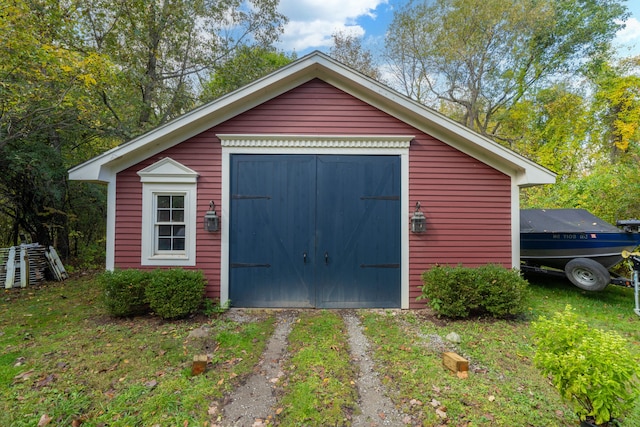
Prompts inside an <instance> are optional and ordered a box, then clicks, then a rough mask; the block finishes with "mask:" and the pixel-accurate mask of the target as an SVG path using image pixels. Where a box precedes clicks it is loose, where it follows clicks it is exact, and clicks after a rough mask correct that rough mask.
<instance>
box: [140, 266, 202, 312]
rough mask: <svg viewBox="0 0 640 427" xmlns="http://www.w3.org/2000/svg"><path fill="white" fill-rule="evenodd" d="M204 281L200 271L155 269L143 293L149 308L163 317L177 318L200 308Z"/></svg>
mask: <svg viewBox="0 0 640 427" xmlns="http://www.w3.org/2000/svg"><path fill="white" fill-rule="evenodd" d="M205 284H206V281H205V278H204V275H203V274H202V272H201V271H194V270H183V269H179V268H176V269H170V270H155V271H153V273H152V274H151V281H150V283H149V285H148V286H147V287H146V290H145V295H146V297H147V300H148V301H149V306H150V307H151V310H152V311H153V312H154V313H155V314H157V315H158V316H160V317H162V318H163V319H178V318H181V317H185V316H188V315H189V314H193V313H195V312H197V311H198V309H200V307H201V305H202V304H203V300H204V287H205Z"/></svg>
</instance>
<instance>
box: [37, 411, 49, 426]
mask: <svg viewBox="0 0 640 427" xmlns="http://www.w3.org/2000/svg"><path fill="white" fill-rule="evenodd" d="M50 422H51V417H50V416H49V415H47V414H42V416H41V417H40V421H38V427H44V426H46V425H47V424H49V423H50Z"/></svg>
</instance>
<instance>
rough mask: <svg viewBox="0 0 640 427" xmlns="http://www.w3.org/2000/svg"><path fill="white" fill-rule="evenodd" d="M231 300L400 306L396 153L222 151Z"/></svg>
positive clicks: (294, 304)
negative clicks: (226, 169) (226, 154)
mask: <svg viewBox="0 0 640 427" xmlns="http://www.w3.org/2000/svg"><path fill="white" fill-rule="evenodd" d="M230 183H231V196H230V198H231V203H230V224H229V226H230V230H229V237H230V239H229V260H230V265H229V297H230V299H231V303H232V305H234V306H236V307H317V308H360V307H400V278H401V269H400V259H401V247H400V233H401V230H400V228H401V225H400V224H401V221H400V158H399V157H398V156H359V155H358V156H355V155H354V156H349V155H232V156H231V182H230Z"/></svg>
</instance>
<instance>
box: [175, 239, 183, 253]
mask: <svg viewBox="0 0 640 427" xmlns="http://www.w3.org/2000/svg"><path fill="white" fill-rule="evenodd" d="M173 250H174V251H184V238H179V237H176V238H175V239H173Z"/></svg>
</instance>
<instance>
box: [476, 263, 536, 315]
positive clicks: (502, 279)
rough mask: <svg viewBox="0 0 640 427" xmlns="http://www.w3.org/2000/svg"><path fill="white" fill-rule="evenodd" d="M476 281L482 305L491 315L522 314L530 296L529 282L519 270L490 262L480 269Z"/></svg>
mask: <svg viewBox="0 0 640 427" xmlns="http://www.w3.org/2000/svg"><path fill="white" fill-rule="evenodd" d="M478 273H479V277H478V281H477V282H476V283H477V285H478V287H479V293H480V298H481V300H480V301H481V306H482V307H484V309H485V311H486V312H487V313H489V314H490V315H491V316H493V317H496V318H504V317H509V316H515V315H518V314H522V313H523V312H524V311H525V309H526V303H527V299H528V297H529V284H528V282H527V281H526V280H525V279H523V278H522V276H521V275H520V272H519V271H517V270H512V269H507V268H504V267H502V266H499V265H495V264H488V265H485V266H482V267H480V268H479V269H478Z"/></svg>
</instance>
